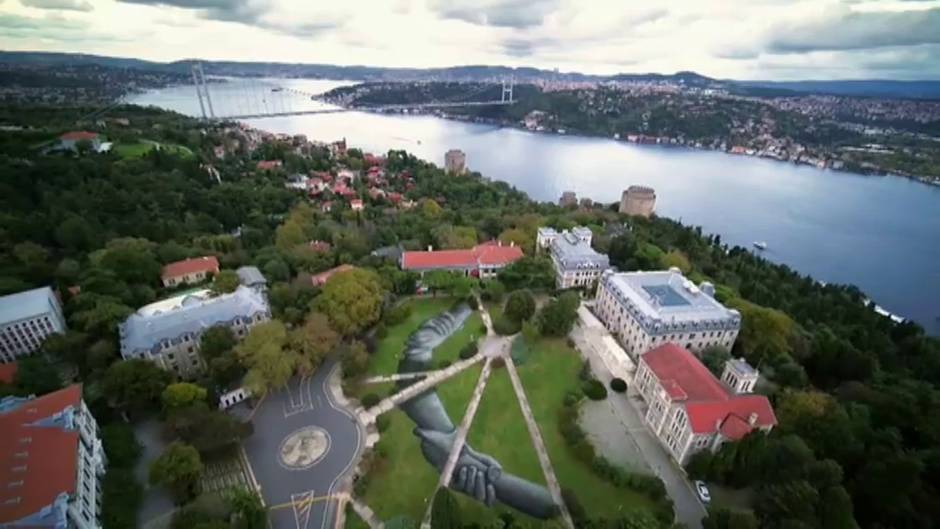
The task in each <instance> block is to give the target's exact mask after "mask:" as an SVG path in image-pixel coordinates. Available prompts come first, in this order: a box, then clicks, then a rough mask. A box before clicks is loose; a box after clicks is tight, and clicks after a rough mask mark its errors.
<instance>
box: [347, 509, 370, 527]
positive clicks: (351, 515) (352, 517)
mask: <svg viewBox="0 0 940 529" xmlns="http://www.w3.org/2000/svg"><path fill="white" fill-rule="evenodd" d="M346 529H369V524H367V523H366V522H365V521H364V520H363V519H362V518H360V517H359V515H358V514H356V511H354V510H353V508H352V507H347V508H346Z"/></svg>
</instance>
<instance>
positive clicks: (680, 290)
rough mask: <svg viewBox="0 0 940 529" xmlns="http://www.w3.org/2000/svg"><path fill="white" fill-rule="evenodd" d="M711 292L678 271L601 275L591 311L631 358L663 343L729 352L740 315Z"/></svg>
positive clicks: (696, 350)
mask: <svg viewBox="0 0 940 529" xmlns="http://www.w3.org/2000/svg"><path fill="white" fill-rule="evenodd" d="M714 295H715V288H714V286H712V284H711V283H708V282H703V283H702V284H701V285H699V286H696V285H695V284H694V283H692V281H689V280H688V279H686V278H685V276H683V275H682V273H681V272H680V271H679V269H678V268H670V269H669V270H663V271H655V272H627V273H614V272H611V271H607V272H604V273H603V275H602V276H601V280H600V284H599V285H598V288H597V299H596V302H595V306H594V307H595V311H596V313H597V315H598V317H599V318H600V319H601V321H603V322H604V324H605V325H606V326H607V329H608V330H609V331H610V332H611V334H613V335H614V336H615V337H617V339H618V340H619V341H620V343H621V344H623V346H624V349H625V350H626V351H627V353H628V354H630V356H632V357H633V358H637V357H639V356H641V355H643V354H644V353H646V352H647V351H649V350H650V349H652V348H654V347H658V346H660V345H663V344H665V343H669V342H672V343H676V344H680V345H682V346H684V347H685V348H686V349H689V350H691V351H695V352H697V353H698V352H701V351H703V350H704V349H705V348H707V347H711V346H718V347H723V348H725V349H727V350H729V351H730V350H731V347H732V346H733V345H734V341H735V339H736V338H737V336H738V331H739V330H740V329H741V314H740V313H739V312H738V311H737V310H734V309H729V308H726V307H725V306H724V305H722V304H721V303H719V302H718V301H717V300H716V299H715V298H714Z"/></svg>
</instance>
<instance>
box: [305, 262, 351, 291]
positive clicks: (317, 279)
mask: <svg viewBox="0 0 940 529" xmlns="http://www.w3.org/2000/svg"><path fill="white" fill-rule="evenodd" d="M355 269H356V267H355V266H353V265H351V264H342V265H339V266H337V267H336V268H330V269H329V270H327V271H326V272H320V273H319V274H317V275H315V276H311V277H310V282H311V283H313V286H315V287H319V286H323V285H325V284H326V282H327V281H329V280H330V278H331V277H333V276H334V275H336V274H339V273H340V272H348V271H350V270H355Z"/></svg>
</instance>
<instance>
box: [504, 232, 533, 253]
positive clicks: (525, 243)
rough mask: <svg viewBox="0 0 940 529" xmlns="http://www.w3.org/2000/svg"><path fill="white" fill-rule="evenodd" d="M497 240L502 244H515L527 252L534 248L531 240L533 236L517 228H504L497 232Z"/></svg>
mask: <svg viewBox="0 0 940 529" xmlns="http://www.w3.org/2000/svg"><path fill="white" fill-rule="evenodd" d="M499 240H500V241H502V242H503V244H515V245H516V246H518V247H519V248H522V249H523V250H524V251H525V252H526V253H529V254H530V253H532V252H533V250H535V243H534V242H533V241H534V240H535V237H534V236H532V235H530V234H528V233H526V232H524V231H523V230H521V229H519V228H512V229H508V230H505V231H504V232H502V233H500V234H499Z"/></svg>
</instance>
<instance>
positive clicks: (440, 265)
mask: <svg viewBox="0 0 940 529" xmlns="http://www.w3.org/2000/svg"><path fill="white" fill-rule="evenodd" d="M522 257H523V253H522V249H521V248H519V247H518V246H516V245H515V243H510V244H508V245H504V244H503V243H502V242H501V241H489V242H485V243H483V244H478V245H476V246H474V247H473V248H470V249H466V250H437V251H435V250H434V249H432V248H431V247H428V250H427V251H426V252H420V251H419V252H404V253H403V254H402V256H401V268H402V270H411V271H414V272H418V273H421V274H424V273H425V272H430V271H432V270H448V271H452V272H461V273H463V274H466V275H468V276H471V277H479V278H480V279H490V278H492V277H496V274H497V273H498V272H499V271H500V270H502V269H503V268H505V267H506V266H509V265H510V264H512V263H514V262H516V261H518V260H519V259H522Z"/></svg>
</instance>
